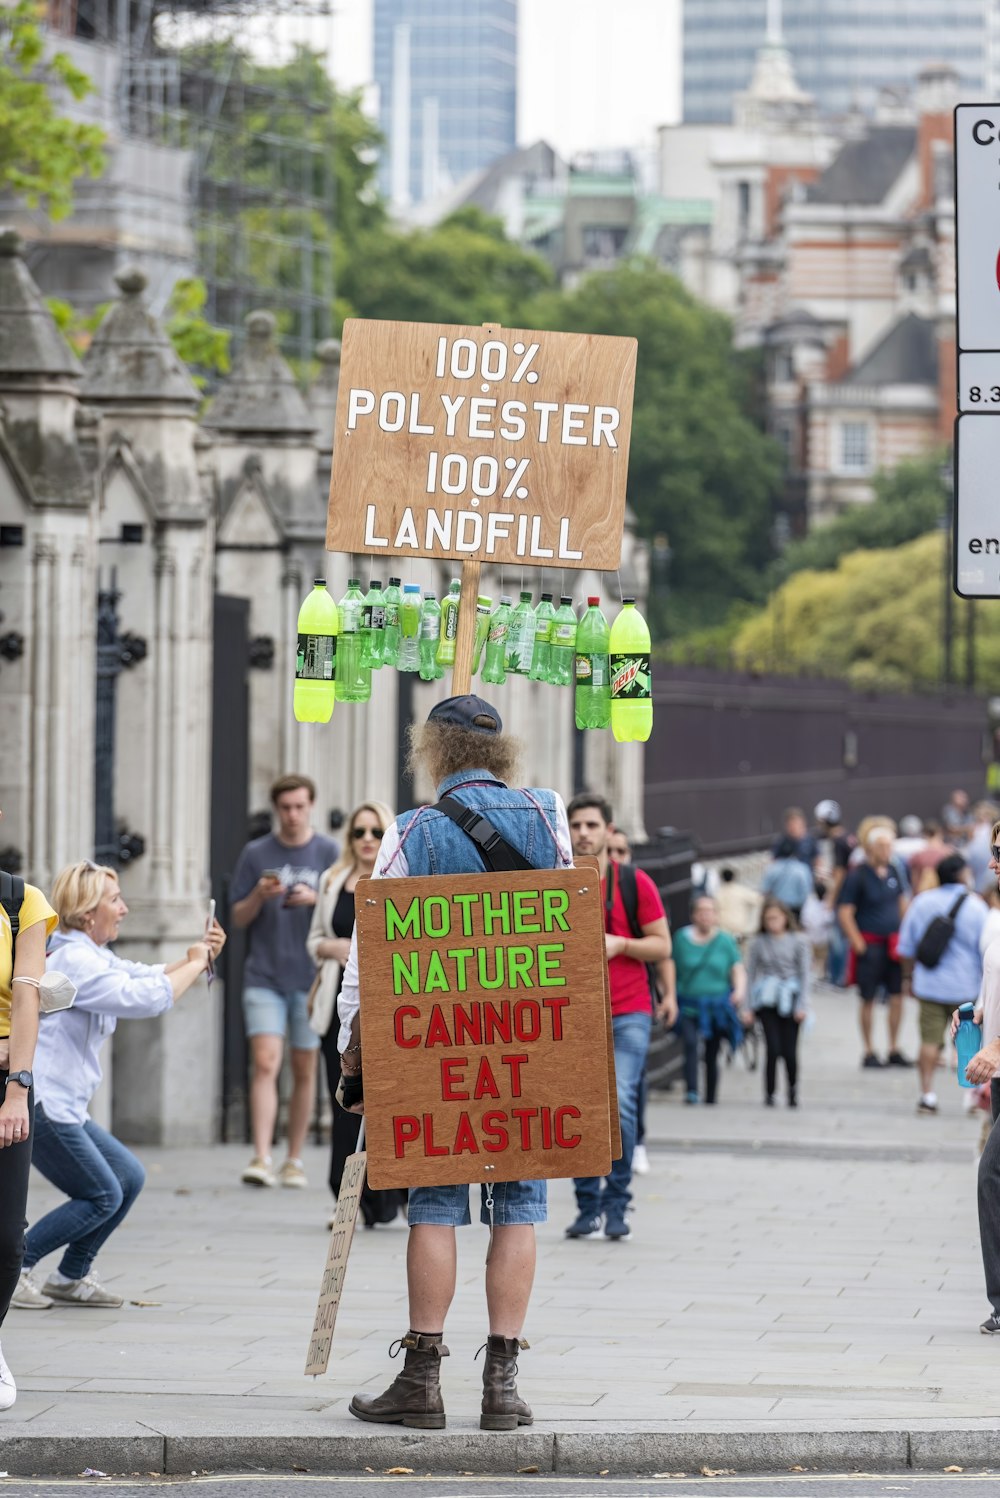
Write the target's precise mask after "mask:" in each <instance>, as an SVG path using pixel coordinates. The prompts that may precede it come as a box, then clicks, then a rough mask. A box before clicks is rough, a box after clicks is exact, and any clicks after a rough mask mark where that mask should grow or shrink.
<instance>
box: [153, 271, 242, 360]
mask: <svg viewBox="0 0 1000 1498" xmlns="http://www.w3.org/2000/svg"><path fill="white" fill-rule="evenodd" d="M207 300H208V294H207V292H206V290H205V283H204V281H200V280H199V279H198V278H197V277H196V276H189V277H187V278H185V279H183V280H180V281H177V282H175V284H174V289H173V291H171V293H170V301H169V303H168V305H167V321H166V333H167V337H168V338H169V339H170V341H171V343H172V344H173V346H174V348H175V349H176V350H177V353H178V354H179V355H180V357H181V358H182V359H183V361H184V363H185V364H186V365H188V367H189V368H190V369H191V370H192V372H193V374H194V377H195V383H196V384H197V385H199V386H204V385H205V383H206V378H205V377H206V376H207V375H211V374H219V375H224V374H228V373H229V340H230V335H229V333H227V332H226V330H225V328H217V327H214V326H213V324H212V323H210V322H209V321H208V319H207V318H206V317H205V303H206V301H207Z"/></svg>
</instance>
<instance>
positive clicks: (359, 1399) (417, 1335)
mask: <svg viewBox="0 0 1000 1498" xmlns="http://www.w3.org/2000/svg"><path fill="white" fill-rule="evenodd" d="M404 1347H405V1349H406V1360H405V1362H404V1363H403V1367H402V1369H401V1371H400V1372H399V1373H398V1374H397V1375H396V1377H395V1378H394V1379H393V1381H392V1383H391V1384H390V1385H389V1387H388V1388H387V1389H386V1391H385V1393H384V1394H355V1396H354V1398H353V1399H352V1400H351V1403H350V1405H349V1406H348V1408H349V1409H350V1411H351V1414H352V1415H356V1416H357V1417H358V1419H359V1420H372V1421H375V1422H376V1423H377V1424H380V1425H409V1426H412V1427H413V1428H414V1429H415V1430H443V1429H444V1401H443V1399H442V1398H441V1359H442V1358H446V1357H447V1356H448V1349H447V1347H445V1345H444V1343H443V1342H442V1340H441V1337H440V1335H428V1334H427V1333H425V1332H412V1331H411V1332H407V1334H406V1336H405V1337H400V1339H399V1341H398V1342H394V1343H393V1344H392V1347H390V1348H389V1356H390V1357H391V1358H394V1357H396V1356H397V1355H398V1354H399V1350H400V1348H404Z"/></svg>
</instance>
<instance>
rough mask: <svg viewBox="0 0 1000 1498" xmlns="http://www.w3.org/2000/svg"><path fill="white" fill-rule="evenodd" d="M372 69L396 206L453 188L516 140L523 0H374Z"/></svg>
mask: <svg viewBox="0 0 1000 1498" xmlns="http://www.w3.org/2000/svg"><path fill="white" fill-rule="evenodd" d="M374 31H375V34H374V69H375V82H376V83H377V85H378V89H379V123H380V124H381V127H382V132H383V134H384V136H385V141H386V145H385V148H384V155H383V161H382V171H381V179H380V180H381V186H382V190H383V192H384V193H385V194H386V196H387V197H389V198H390V199H391V201H392V203H393V205H394V207H396V208H397V209H405V208H406V207H407V206H409V205H410V204H412V203H421V202H424V201H425V200H427V199H433V198H436V197H438V196H439V195H440V194H442V193H444V192H446V191H447V190H448V189H449V188H450V187H453V186H454V185H455V184H456V183H458V182H461V181H462V180H463V178H465V177H467V176H469V174H470V173H472V172H477V171H480V170H482V168H483V167H486V166H489V164H490V163H491V162H493V161H495V160H496V159H497V158H498V157H500V156H503V155H504V154H505V153H506V152H508V151H510V150H512V149H513V147H514V144H515V139H516V133H517V0H375V9H374Z"/></svg>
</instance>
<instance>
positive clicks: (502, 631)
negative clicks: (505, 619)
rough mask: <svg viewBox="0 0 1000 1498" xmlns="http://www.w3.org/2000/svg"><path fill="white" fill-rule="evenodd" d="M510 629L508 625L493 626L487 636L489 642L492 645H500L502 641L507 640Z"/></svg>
mask: <svg viewBox="0 0 1000 1498" xmlns="http://www.w3.org/2000/svg"><path fill="white" fill-rule="evenodd" d="M508 628H509V626H508V625H506V624H493V625H491V626H490V632H489V634H488V635H487V639H488V640H489V642H490V644H491V645H499V643H500V641H501V640H506V638H507V630H508Z"/></svg>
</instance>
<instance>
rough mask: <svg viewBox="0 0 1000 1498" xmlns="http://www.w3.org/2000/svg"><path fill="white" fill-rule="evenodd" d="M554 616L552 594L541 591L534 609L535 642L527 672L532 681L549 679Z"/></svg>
mask: <svg viewBox="0 0 1000 1498" xmlns="http://www.w3.org/2000/svg"><path fill="white" fill-rule="evenodd" d="M555 616H556V611H555V609H554V607H553V605H552V594H551V593H543V594H542V597H541V602H540V603H539V605H538V607H537V609H536V610H535V643H534V647H533V649H532V653H531V670H530V671H529V672H528V675H529V677H530V678H531V680H532V681H548V679H549V656H550V654H551V639H552V621H553V619H554V618H555Z"/></svg>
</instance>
